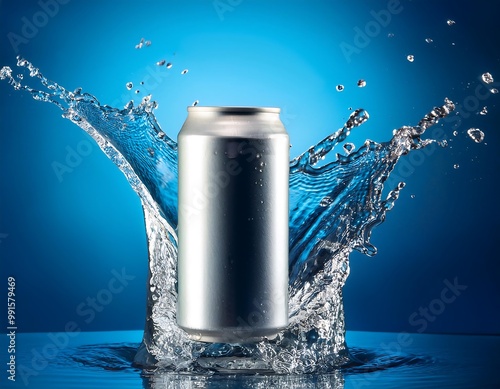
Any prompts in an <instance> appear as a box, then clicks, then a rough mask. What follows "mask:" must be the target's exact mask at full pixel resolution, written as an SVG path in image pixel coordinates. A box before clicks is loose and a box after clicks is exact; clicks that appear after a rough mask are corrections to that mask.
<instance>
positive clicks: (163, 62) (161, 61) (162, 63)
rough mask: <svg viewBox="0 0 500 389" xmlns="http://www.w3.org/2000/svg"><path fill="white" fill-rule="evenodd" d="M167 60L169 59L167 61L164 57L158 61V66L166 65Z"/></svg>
mask: <svg viewBox="0 0 500 389" xmlns="http://www.w3.org/2000/svg"><path fill="white" fill-rule="evenodd" d="M165 62H167V61H165V60H164V59H162V60H160V61H158V62H157V63H156V64H157V65H158V66H163V65H165Z"/></svg>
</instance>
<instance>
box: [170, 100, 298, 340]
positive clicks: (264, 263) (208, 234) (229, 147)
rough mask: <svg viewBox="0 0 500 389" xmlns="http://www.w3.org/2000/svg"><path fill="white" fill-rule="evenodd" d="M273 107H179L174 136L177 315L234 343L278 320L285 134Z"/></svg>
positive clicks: (200, 334)
mask: <svg viewBox="0 0 500 389" xmlns="http://www.w3.org/2000/svg"><path fill="white" fill-rule="evenodd" d="M279 113H280V109H279V108H256V107H201V106H196V107H188V117H187V119H186V122H185V123H184V125H183V127H182V129H181V131H180V133H179V136H178V156H179V194H178V196H179V198H178V200H179V202H178V204H179V218H178V220H179V222H178V237H179V241H178V249H179V252H178V271H177V274H178V279H177V281H178V284H177V286H178V288H177V290H178V303H177V324H178V325H179V327H181V328H182V329H183V330H185V331H186V332H187V333H188V334H189V336H190V338H191V339H194V340H199V341H204V342H225V343H242V342H253V341H258V340H261V339H263V338H272V337H274V336H275V335H276V334H277V333H278V332H279V331H280V330H282V329H284V328H286V326H287V324H288V185H289V182H288V176H289V148H290V141H289V138H288V135H287V133H286V130H285V127H284V126H283V124H282V123H281V121H280V118H279Z"/></svg>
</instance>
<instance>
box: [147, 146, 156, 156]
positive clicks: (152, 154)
mask: <svg viewBox="0 0 500 389" xmlns="http://www.w3.org/2000/svg"><path fill="white" fill-rule="evenodd" d="M148 153H149V155H150V156H151V157H154V156H155V151H154V150H153V149H152V148H151V147H148Z"/></svg>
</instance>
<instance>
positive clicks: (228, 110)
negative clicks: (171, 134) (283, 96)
mask: <svg viewBox="0 0 500 389" xmlns="http://www.w3.org/2000/svg"><path fill="white" fill-rule="evenodd" d="M187 110H188V112H195V111H196V112H218V113H280V111H281V110H280V108H277V107H240V106H227V107H224V106H198V105H197V106H190V107H187Z"/></svg>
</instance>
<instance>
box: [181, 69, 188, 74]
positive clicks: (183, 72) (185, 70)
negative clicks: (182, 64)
mask: <svg viewBox="0 0 500 389" xmlns="http://www.w3.org/2000/svg"><path fill="white" fill-rule="evenodd" d="M187 72H189V70H187V69H184V70H183V71H182V72H181V74H186V73H187Z"/></svg>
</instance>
